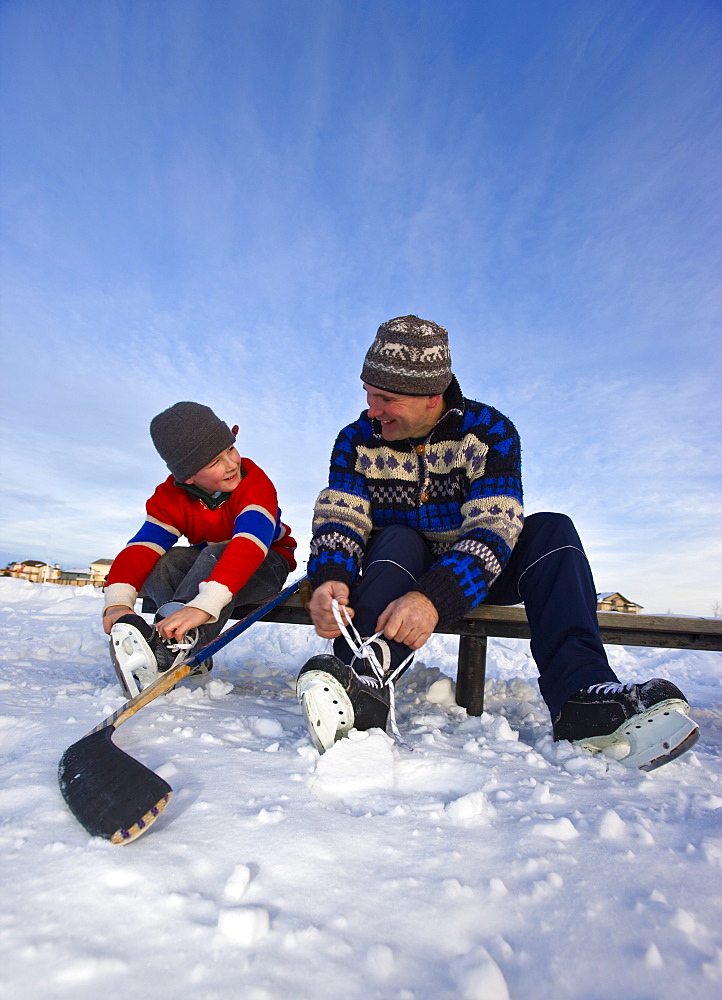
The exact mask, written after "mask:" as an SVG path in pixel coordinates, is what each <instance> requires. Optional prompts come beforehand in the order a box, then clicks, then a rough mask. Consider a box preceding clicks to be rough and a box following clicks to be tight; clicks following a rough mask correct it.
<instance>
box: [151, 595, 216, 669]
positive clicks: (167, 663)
mask: <svg viewBox="0 0 722 1000" xmlns="http://www.w3.org/2000/svg"><path fill="white" fill-rule="evenodd" d="M184 607H185V605H184V604H183V603H182V602H180V601H169V602H168V603H166V604H163V605H161V607H159V608H158V610H157V611H156V613H155V618H154V622H155V624H156V626H157V625H158V624H159V622H162V621H163V619H164V618H167V617H168V615H171V614H173V612H174V611H179V610H180V609H181V608H184ZM156 636H157V640H156V643H155V645H154V649H155V655H156V659H157V660H158V670H159V672H160V673H165V671H166V670H170V668H171V667H174V666H175V665H176V663H180V662H181V661H182V660H185V659H188V657H189V656H190V653H191V651H192V650H193V649H196V648H200V647H201V646H202V645H203V644H204V643H203V640H202V635H201V630H200V629H198V628H191V629H188V631H187V632H186V634H185V635H184V636H183V638H182V639H164V638H163V637H162V636H161V635H160V634H159V633H158V632H156ZM212 669H213V657H212V656H209V657H208V659H206V660H203V662H202V663H196V665H195V666H194V667H193V669H192V670H191V672H190V673H189V674H188V676H189V677H198V678H202V677H206V676H207V675H208V674H209V673H210V672H211V670H212Z"/></svg>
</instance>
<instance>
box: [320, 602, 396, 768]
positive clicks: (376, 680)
mask: <svg viewBox="0 0 722 1000" xmlns="http://www.w3.org/2000/svg"><path fill="white" fill-rule="evenodd" d="M331 610H332V612H333V617H334V619H335V620H336V624H337V625H338V627H339V628H340V630H341V634H342V635H343V637H344V639H345V640H346V642H347V643H348V645H349V648H350V649H351V651H352V652H353V659H352V660H351V663H350V664H349V669H350V670H353V672H354V674H355V675H356V677H357V679H358V680H359V682H360V683H361V684H365V685H366V686H367V687H373V688H383V687H387V688H388V689H389V725H390V727H391V732H392V734H393V737H394V739H395V740H396V742H397V743H400V744H401V745H402V746H404V747H407V748H408V749H409V750H410V749H412V748H411V747H409V746H408V744H407V743H406V742H405V741H404V740H403V739H402V737H401V733H400V732H399V729H398V726H397V725H396V692H395V683H396V681H397V679H398V678H399V677H400V675H401V674H402V673H403V672H404V670H405V669H406V667H407V666H408V665H409V664H410V663H411V661H412V660H413V658H414V656H415V651H412V652H411V653H410V654H409V655H408V656H407V657H406V659H405V660H402V662H401V663H400V664H399V665H398V667H396V669H395V670H392V671H391V672H390V673H388V674H387V673H386V671H385V670H384V668H383V666H382V664H381V663H379V658H378V655H377V653H376V650H375V649H374V648H373V643H374V642H375V641H376V640H377V639H379V638H380V637H381V636H382V635H383V632H376V633H375V634H374V635H370V636H369V637H368V638H367V639H362V638H361V636H360V635H359V632H358V630H357V629H356V627H355V626H354V624H353V622H352V620H351V618H350V617H349V616H348V614H347V612H346V608H345V607H343V605H339V603H338V601H337V600H336V599H335V598H334V600H332V601H331ZM342 611H343V616H342V614H341V612H342ZM344 617H345V619H346V621H344V620H343V619H344ZM357 660H366V661H367V663H368V664H369V666H370V667H371V670H372V671H373V673H372V674H359V673H358V671H357V670H355V669H354V663H355V662H356V661H357Z"/></svg>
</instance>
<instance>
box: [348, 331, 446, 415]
mask: <svg viewBox="0 0 722 1000" xmlns="http://www.w3.org/2000/svg"><path fill="white" fill-rule="evenodd" d="M451 378H452V375H451V355H450V354H449V335H448V333H447V332H446V330H445V329H444V328H443V326H437V325H436V323H432V322H431V321H430V320H428V319H419V317H418V316H399V317H398V318H397V319H390V320H389V321H388V322H387V323H382V324H381V326H380V327H379V328H378V332H377V334H376V339H375V340H374V342H373V344H372V345H371V347H370V348H369V349H368V353H367V354H366V358H365V360H364V366H363V370H362V372H361V379H362V381H364V382H366V383H367V384H368V385H372V386H374V388H376V389H385V390H386V391H387V392H398V393H399V394H400V395H402V396H436V395H437V394H438V393H442V392H444V391H445V390H446V389H448V387H449V384H450V383H451Z"/></svg>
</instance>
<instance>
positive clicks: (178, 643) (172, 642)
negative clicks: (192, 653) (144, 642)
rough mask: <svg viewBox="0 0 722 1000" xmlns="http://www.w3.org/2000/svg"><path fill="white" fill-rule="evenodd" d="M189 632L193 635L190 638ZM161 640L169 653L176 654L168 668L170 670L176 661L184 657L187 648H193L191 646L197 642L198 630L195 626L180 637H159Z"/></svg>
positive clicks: (178, 661)
mask: <svg viewBox="0 0 722 1000" xmlns="http://www.w3.org/2000/svg"><path fill="white" fill-rule="evenodd" d="M191 634H192V636H193V637H192V638H190V636H191ZM161 642H162V643H163V645H164V646H165V647H166V649H168V650H169V651H170V652H171V653H175V654H176V655H175V659H174V660H173V662H172V663H171V665H170V668H169V669H170V670H172V669H173V667H174V666H175V665H176V664H177V663H180V662H181V660H182V659H184V657H185V655H186V653H187V652H188V650H190V649H193V647H194V646H195V645H196V644H197V642H198V630H197V629H195V628H192V629H189V630H188V631H187V632H186V634H185V635H184V636H183V638H182V639H168V640H166V639H163V638H162V637H161Z"/></svg>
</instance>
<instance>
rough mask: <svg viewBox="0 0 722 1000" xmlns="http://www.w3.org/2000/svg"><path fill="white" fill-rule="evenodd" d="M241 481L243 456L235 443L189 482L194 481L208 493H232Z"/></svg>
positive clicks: (187, 480)
mask: <svg viewBox="0 0 722 1000" xmlns="http://www.w3.org/2000/svg"><path fill="white" fill-rule="evenodd" d="M240 481H241V456H240V455H239V454H238V452H237V451H236V449H235V446H234V445H231V447H230V448H226V450H225V451H222V452H221V453H220V455H216V457H215V458H214V459H213V460H212V461H211V462H209V463H208V465H204V466H203V468H202V469H201V470H200V472H196V474H195V476H193V477H192V478H191V479H186V482H187V483H194V484H195V485H196V486H198V487H200V489H202V490H205V491H206V493H210V494H213V493H218V492H220V493H230V492H231V491H232V490H235V488H236V486H238V484H239V483H240Z"/></svg>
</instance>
